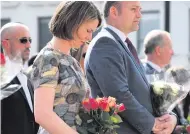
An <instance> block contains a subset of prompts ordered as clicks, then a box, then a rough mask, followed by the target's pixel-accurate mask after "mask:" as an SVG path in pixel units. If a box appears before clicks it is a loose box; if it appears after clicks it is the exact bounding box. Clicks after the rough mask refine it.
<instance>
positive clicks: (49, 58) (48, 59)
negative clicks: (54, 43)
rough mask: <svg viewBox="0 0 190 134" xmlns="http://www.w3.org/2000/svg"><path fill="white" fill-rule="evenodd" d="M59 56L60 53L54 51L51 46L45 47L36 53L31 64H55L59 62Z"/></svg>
mask: <svg viewBox="0 0 190 134" xmlns="http://www.w3.org/2000/svg"><path fill="white" fill-rule="evenodd" d="M59 57H61V54H60V53H58V52H56V51H54V50H53V49H51V48H45V49H43V50H41V51H40V53H39V54H38V55H37V57H36V59H35V61H34V64H33V65H34V66H38V65H42V64H43V65H47V64H51V65H53V66H57V65H58V63H59Z"/></svg>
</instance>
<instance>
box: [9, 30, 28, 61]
mask: <svg viewBox="0 0 190 134" xmlns="http://www.w3.org/2000/svg"><path fill="white" fill-rule="evenodd" d="M8 42H9V43H10V53H11V55H12V57H13V58H14V57H20V56H21V58H22V60H23V62H25V61H27V60H28V59H29V55H30V47H31V46H30V44H31V37H30V33H29V30H28V29H27V28H25V27H18V28H16V30H14V32H13V34H11V36H10V37H9V40H8Z"/></svg>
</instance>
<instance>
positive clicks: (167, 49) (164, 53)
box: [160, 36, 174, 65]
mask: <svg viewBox="0 0 190 134" xmlns="http://www.w3.org/2000/svg"><path fill="white" fill-rule="evenodd" d="M173 53H174V52H173V49H172V41H171V39H170V37H167V36H164V45H163V46H162V47H161V54H160V58H161V59H160V60H161V61H162V62H163V65H168V64H169V63H170V61H171V58H172V55H173Z"/></svg>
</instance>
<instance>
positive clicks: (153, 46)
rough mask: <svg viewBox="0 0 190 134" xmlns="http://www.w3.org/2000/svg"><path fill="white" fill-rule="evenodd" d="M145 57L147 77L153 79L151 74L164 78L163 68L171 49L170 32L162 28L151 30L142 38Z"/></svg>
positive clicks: (144, 63)
mask: <svg viewBox="0 0 190 134" xmlns="http://www.w3.org/2000/svg"><path fill="white" fill-rule="evenodd" d="M144 47H145V54H146V57H147V59H146V60H145V61H142V62H143V66H144V68H145V72H146V75H147V79H148V81H149V82H151V81H152V80H153V78H152V77H151V76H152V75H157V76H159V77H158V78H159V79H164V71H165V70H164V69H165V67H166V66H168V65H169V64H170V61H171V58H172V55H173V53H174V52H173V49H172V41H171V37H170V34H169V33H168V32H166V31H163V30H152V31H150V32H149V33H148V34H147V36H146V37H145V39H144Z"/></svg>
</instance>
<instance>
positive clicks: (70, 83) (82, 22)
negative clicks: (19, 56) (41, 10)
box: [29, 1, 101, 134]
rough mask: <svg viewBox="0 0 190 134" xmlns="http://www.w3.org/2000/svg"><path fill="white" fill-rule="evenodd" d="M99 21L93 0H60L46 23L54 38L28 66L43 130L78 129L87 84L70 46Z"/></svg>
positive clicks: (66, 132) (70, 133)
mask: <svg viewBox="0 0 190 134" xmlns="http://www.w3.org/2000/svg"><path fill="white" fill-rule="evenodd" d="M100 23H101V16H100V13H99V11H98V9H97V8H96V7H95V5H94V4H93V3H92V2H86V1H80V2H79V1H72V2H61V3H60V4H59V6H58V7H57V9H56V11H55V13H54V15H53V17H52V19H51V21H50V23H49V29H50V31H51V33H52V34H53V38H52V39H51V41H50V42H48V43H47V45H46V47H45V48H43V49H42V50H41V51H40V53H39V54H38V56H37V58H36V59H35V61H34V64H33V65H32V67H31V69H30V70H29V78H30V79H31V81H32V82H33V84H34V88H35V91H34V115H35V120H36V122H37V123H39V124H40V126H42V128H44V133H50V134H77V133H78V131H77V130H78V128H79V127H80V122H79V120H78V121H77V119H78V118H79V116H78V112H79V108H80V106H81V101H82V100H83V99H84V98H85V97H86V95H87V93H88V90H89V86H88V84H87V82H86V79H85V76H84V74H83V71H82V69H81V67H80V65H79V63H78V62H77V61H76V60H75V59H74V58H73V57H72V56H70V49H71V48H79V47H80V46H81V45H82V44H84V43H85V42H86V41H89V40H91V38H92V32H93V31H95V30H96V28H97V27H98V26H99V25H100Z"/></svg>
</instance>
